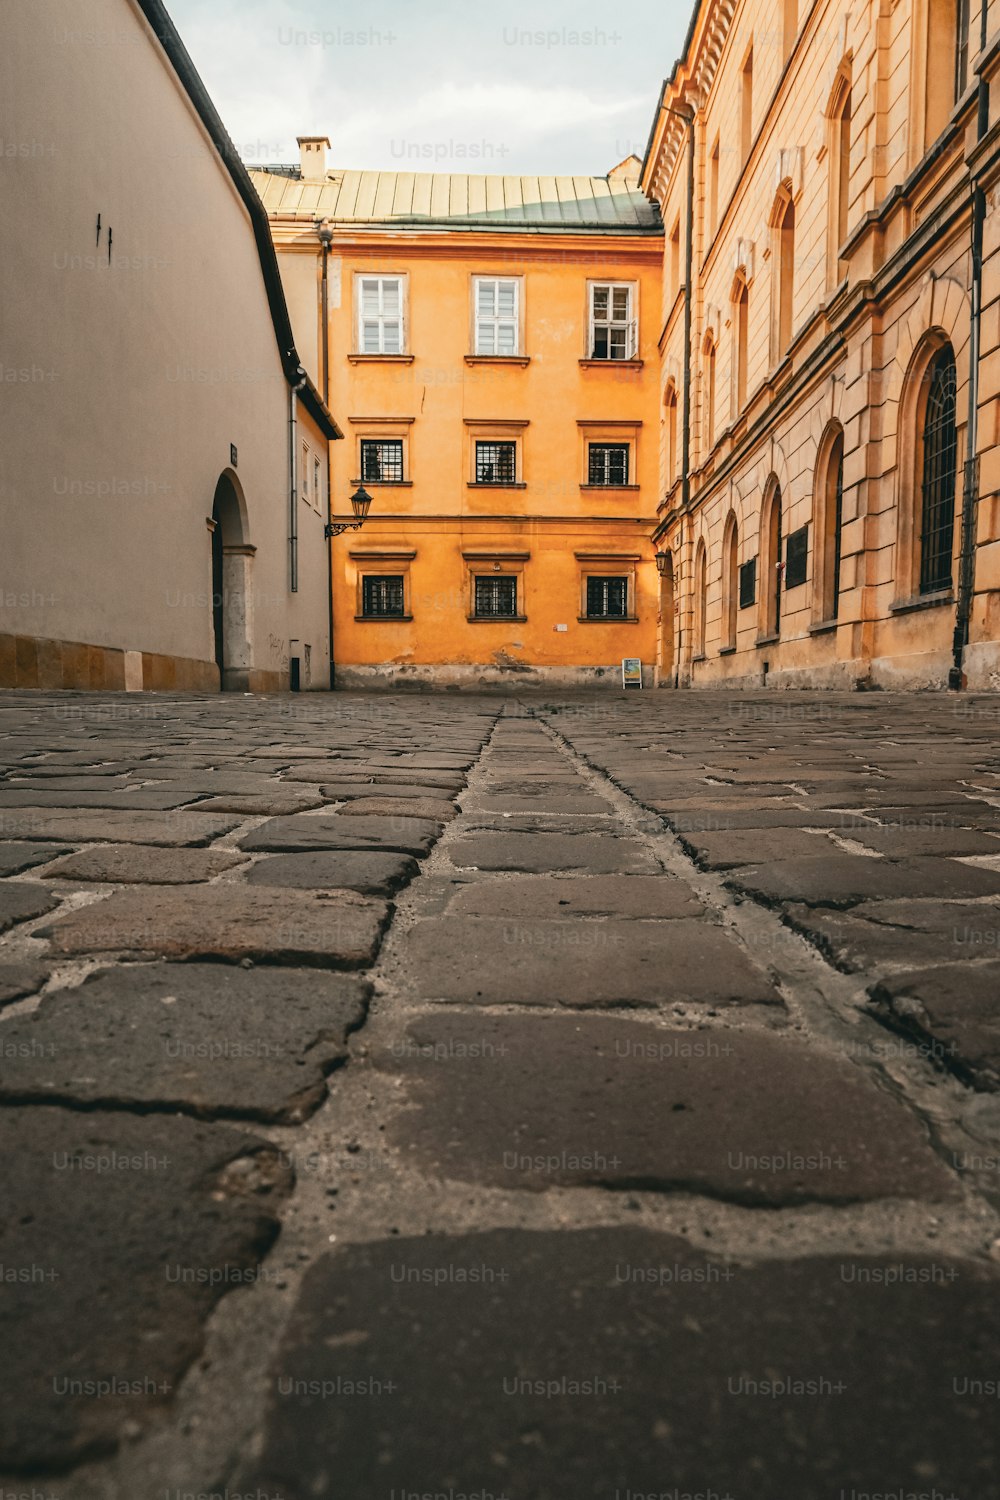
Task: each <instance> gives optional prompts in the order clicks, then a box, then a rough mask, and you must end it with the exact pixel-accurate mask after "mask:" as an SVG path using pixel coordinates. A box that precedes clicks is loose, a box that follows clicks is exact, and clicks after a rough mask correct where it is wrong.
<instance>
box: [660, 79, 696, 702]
mask: <svg viewBox="0 0 1000 1500" xmlns="http://www.w3.org/2000/svg"><path fill="white" fill-rule="evenodd" d="M667 113H668V114H672V115H677V116H678V118H679V119H681V120H683V121H684V122H685V124H686V125H687V131H688V165H687V211H686V212H687V229H686V245H685V250H684V374H683V423H684V431H683V433H682V435H681V512H682V514H683V515H684V516H685V517H686V518H687V527H686V529H687V531H688V533H689V535H688V538H686V545H685V548H684V581H685V584H686V588H685V590H684V593H685V596H686V597H685V604H686V603H687V602H688V598H687V596H690V595H691V590H692V589H693V586H694V579H693V576H692V573H691V567H692V565H693V564H692V558H693V535H694V526H693V523H692V522H691V521H690V516H689V512H690V507H691V321H692V316H693V302H694V297H693V280H694V167H695V161H694V152H695V111H694V109H693V107H692V106H691V105H690V104H688V105H686V106H685V107H684V108H683V109H677V108H675V107H673V106H671V107H670V108H668V110H667ZM688 580H690V582H688ZM691 606H692V609H693V608H694V599H693V597H691ZM680 618H681V623H680V624H679V625H678V627H677V675H676V678H675V681H676V682H677V683H678V685H679V683H680V680H681V659H682V658H681V644H682V642H683V639H684V625H683V621H684V619H685V609H684V608H682V610H681V617H680ZM692 638H693V637H692ZM686 675H687V676H688V686H690V673H688V674H686Z"/></svg>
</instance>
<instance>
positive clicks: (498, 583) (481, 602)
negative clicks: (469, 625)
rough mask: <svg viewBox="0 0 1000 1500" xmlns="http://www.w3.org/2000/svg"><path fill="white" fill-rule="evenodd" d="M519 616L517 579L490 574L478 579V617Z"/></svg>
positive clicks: (498, 618) (509, 617)
mask: <svg viewBox="0 0 1000 1500" xmlns="http://www.w3.org/2000/svg"><path fill="white" fill-rule="evenodd" d="M516 616H517V579H516V578H511V577H505V576H504V575H502V574H500V575H490V574H487V575H486V577H481V578H477V579H476V618H477V619H480V620H513V619H515V618H516Z"/></svg>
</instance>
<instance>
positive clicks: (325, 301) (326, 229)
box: [318, 219, 337, 692]
mask: <svg viewBox="0 0 1000 1500" xmlns="http://www.w3.org/2000/svg"><path fill="white" fill-rule="evenodd" d="M318 233H319V238H320V243H321V244H322V246H323V296H322V317H323V328H322V333H321V344H322V350H323V400H324V401H325V402H326V404H327V406H329V405H330V278H329V261H330V245H331V244H332V242H333V230H332V229H331V228H330V225H329V222H328V221H327V220H326V219H324V220H323V222H322V224H320V225H319V228H318ZM332 466H333V444H332V443H331V442H330V441H329V439H328V440H327V444H326V522H327V525H328V526H329V525H331V524H332V522H333V479H332V474H331V470H332ZM325 546H326V596H327V597H326V604H327V611H328V614H327V638H328V640H329V642H330V690H331V692H332V690H333V688H334V687H335V686H336V673H337V669H336V659H335V656H334V650H333V548H332V546H331V545H330V542H329V540H327V541H326V542H325Z"/></svg>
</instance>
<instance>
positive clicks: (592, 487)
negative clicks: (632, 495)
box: [580, 484, 639, 493]
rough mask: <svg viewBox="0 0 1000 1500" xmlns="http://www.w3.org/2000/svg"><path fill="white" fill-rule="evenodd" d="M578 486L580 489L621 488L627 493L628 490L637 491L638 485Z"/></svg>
mask: <svg viewBox="0 0 1000 1500" xmlns="http://www.w3.org/2000/svg"><path fill="white" fill-rule="evenodd" d="M580 488H581V490H615V491H617V490H622V491H624V492H625V493H628V491H629V490H633V491H636V492H637V491H638V489H639V486H638V485H637V484H581V485H580Z"/></svg>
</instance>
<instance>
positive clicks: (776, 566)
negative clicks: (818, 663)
mask: <svg viewBox="0 0 1000 1500" xmlns="http://www.w3.org/2000/svg"><path fill="white" fill-rule="evenodd" d="M781 547H782V532H781V486H780V485H779V483H778V480H777V478H776V477H775V476H774V475H772V476H771V479H770V480H769V482H768V485H767V488H766V490H765V492H764V506H763V537H762V545H761V561H762V562H763V564H764V588H763V597H762V599H761V606H762V609H763V616H762V619H761V625H762V627H763V629H762V631H761V634H762V635H763V636H764V637H765V639H768V640H770V639H772V638H773V637H776V636H779V635H780V634H781V595H782V592H783V585H784V576H783V575H784V566H783V560H782V556H781Z"/></svg>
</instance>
